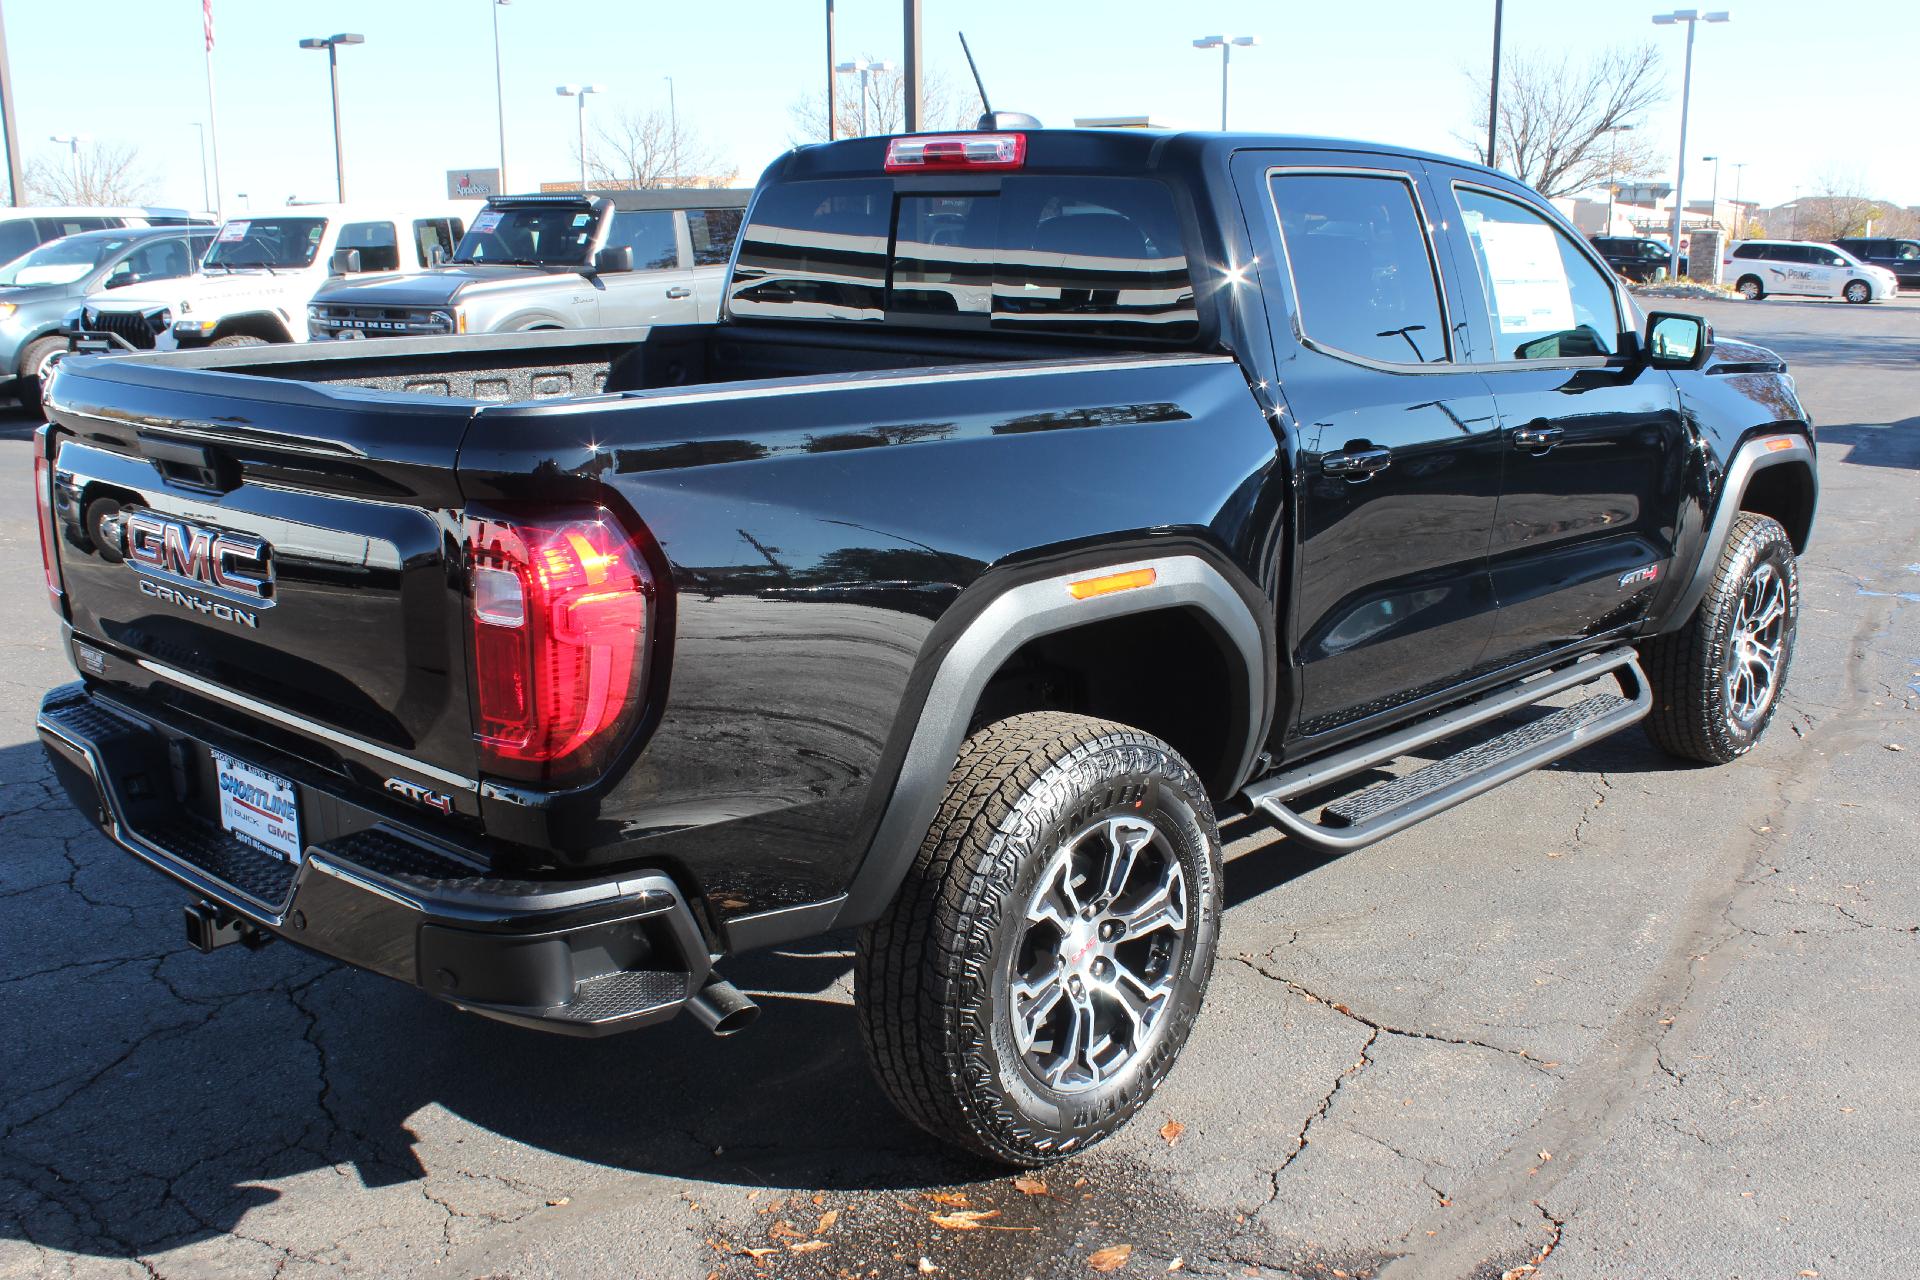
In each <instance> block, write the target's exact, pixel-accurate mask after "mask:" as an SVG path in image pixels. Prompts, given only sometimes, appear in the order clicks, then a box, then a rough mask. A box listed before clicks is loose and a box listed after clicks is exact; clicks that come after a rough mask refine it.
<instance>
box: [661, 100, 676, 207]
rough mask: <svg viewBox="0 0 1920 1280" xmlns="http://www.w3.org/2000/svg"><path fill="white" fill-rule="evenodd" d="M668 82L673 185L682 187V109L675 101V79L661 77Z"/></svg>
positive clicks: (668, 117)
mask: <svg viewBox="0 0 1920 1280" xmlns="http://www.w3.org/2000/svg"><path fill="white" fill-rule="evenodd" d="M660 78H661V79H662V80H665V81H666V82H667V131H668V135H669V136H670V138H671V139H672V142H673V185H674V186H676V187H677V186H679V185H680V108H679V107H678V106H676V105H675V104H674V100H673V77H672V76H661V77H660Z"/></svg>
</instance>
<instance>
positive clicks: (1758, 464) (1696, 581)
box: [1650, 423, 1820, 632]
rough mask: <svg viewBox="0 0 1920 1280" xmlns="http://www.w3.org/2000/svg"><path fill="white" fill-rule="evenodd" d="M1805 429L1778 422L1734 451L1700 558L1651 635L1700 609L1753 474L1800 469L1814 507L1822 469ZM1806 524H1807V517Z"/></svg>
mask: <svg viewBox="0 0 1920 1280" xmlns="http://www.w3.org/2000/svg"><path fill="white" fill-rule="evenodd" d="M1805 430H1806V428H1805V427H1804V426H1803V425H1800V424H1785V423H1782V424H1780V425H1779V426H1778V427H1775V428H1773V429H1770V430H1767V431H1764V432H1762V433H1761V434H1759V435H1757V436H1754V437H1751V438H1749V439H1748V440H1747V441H1746V442H1745V443H1743V444H1742V445H1741V446H1740V447H1739V448H1738V449H1736V450H1734V454H1733V457H1732V459H1730V460H1729V461H1728V463H1727V470H1726V475H1725V476H1724V477H1723V478H1722V480H1721V482H1720V500H1719V501H1718V502H1717V503H1715V504H1714V509H1713V519H1712V521H1711V523H1709V524H1708V526H1707V536H1706V538H1705V539H1704V540H1703V541H1702V544H1701V548H1700V557H1699V559H1697V560H1696V561H1694V564H1693V570H1692V572H1691V573H1690V574H1688V575H1687V576H1686V578H1685V579H1684V581H1685V585H1684V586H1683V587H1682V588H1681V589H1680V590H1679V592H1678V593H1677V594H1676V595H1675V596H1674V597H1673V599H1672V603H1670V604H1669V605H1668V606H1667V608H1666V609H1665V610H1663V611H1662V613H1661V615H1660V618H1661V621H1660V623H1659V624H1658V625H1656V626H1654V627H1652V628H1651V629H1650V630H1651V631H1654V632H1665V631H1674V630H1677V629H1679V628H1680V627H1683V626H1685V625H1686V623H1687V619H1688V618H1691V617H1692V616H1693V611H1694V610H1695V609H1697V608H1698V607H1699V606H1700V600H1701V598H1702V597H1703V596H1705V595H1706V594H1707V588H1708V587H1709V586H1711V585H1712V583H1713V575H1714V571H1715V570H1716V569H1718V568H1719V566H1720V553H1721V551H1722V549H1724V548H1725V547H1726V545H1727V538H1728V537H1729V536H1730V535H1731V534H1732V532H1733V522H1734V521H1735V520H1736V519H1738V518H1739V516H1740V510H1741V508H1740V500H1741V498H1742V497H1743V496H1744V495H1745V494H1746V491H1747V486H1748V485H1750V484H1751V483H1752V482H1753V477H1754V476H1755V475H1757V474H1758V473H1760V472H1761V471H1765V470H1768V469H1769V468H1772V467H1784V466H1799V467H1802V468H1804V469H1805V471H1806V473H1807V479H1808V483H1810V484H1811V485H1812V486H1813V505H1814V507H1815V508H1816V509H1817V508H1818V506H1819V503H1820V468H1819V465H1818V463H1817V461H1816V458H1815V456H1814V451H1813V442H1812V441H1811V440H1810V439H1808V437H1807V436H1806V435H1805V434H1803V433H1804V432H1805ZM1808 519H1809V522H1811V520H1812V513H1811V512H1809V514H1808ZM1809 527H1811V523H1809Z"/></svg>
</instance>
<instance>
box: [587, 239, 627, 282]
mask: <svg viewBox="0 0 1920 1280" xmlns="http://www.w3.org/2000/svg"><path fill="white" fill-rule="evenodd" d="M593 269H594V272H595V273H596V274H598V275H603V276H604V275H612V274H613V273H615V272H616V271H631V270H633V246H632V245H625V244H623V245H621V246H619V247H618V248H615V249H602V250H601V251H600V252H598V253H596V254H594V255H593Z"/></svg>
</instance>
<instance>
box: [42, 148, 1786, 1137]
mask: <svg viewBox="0 0 1920 1280" xmlns="http://www.w3.org/2000/svg"><path fill="white" fill-rule="evenodd" d="M48 409H49V422H48V425H47V426H46V427H45V428H43V429H42V430H41V431H40V433H39V434H38V436H37V437H36V492H37V494H38V497H39V502H40V505H41V536H42V540H43V550H44V551H45V560H46V582H47V589H48V593H49V598H50V601H51V603H52V606H53V609H54V611H55V612H56V614H57V615H58V620H59V624H60V628H61V637H62V643H63V644H65V645H66V646H67V648H68V650H69V652H70V653H71V655H72V657H73V661H74V664H75V667H76V670H77V672H78V679H77V681H76V682H74V683H72V684H69V685H66V686H63V687H61V688H59V689H56V690H54V691H52V692H51V693H49V694H48V695H47V696H46V698H45V700H44V702H43V703H42V706H41V709H40V713H39V732H40V737H41V739H42V742H43V743H44V744H45V746H46V749H47V751H48V753H49V756H50V758H51V760H52V762H53V766H54V769H55V771H56V773H57V775H58V777H59V779H60V781H61V782H62V784H63V785H64V786H65V788H66V789H67V791H68V793H69V794H70V795H71V796H72V798H73V800H74V802H75V803H76V804H77V805H78V806H80V808H81V809H82V810H83V811H85V812H86V813H89V814H92V815H95V817H96V819H97V820H98V822H99V823H100V825H101V827H102V829H103V830H104V831H105V832H106V833H107V834H108V836H109V837H111V838H112V839H113V840H114V841H115V842H117V843H118V844H119V845H120V846H121V847H122V848H124V849H125V850H126V851H127V852H128V853H129V854H131V855H132V857H133V858H134V859H135V860H137V861H139V862H143V863H145V864H147V865H148V866H150V867H152V868H155V869H157V870H159V871H160V872H162V873H163V874H165V875H167V876H169V877H171V878H172V879H173V880H174V881H175V882H177V883H178V884H179V885H180V886H182V887H183V889H184V891H185V897H186V900H187V906H186V916H187V928H188V933H189V937H190V938H191V939H192V940H193V941H194V943H195V944H196V945H198V946H200V947H202V948H205V949H212V948H215V947H219V946H224V945H226V944H229V943H234V942H246V943H251V944H256V945H257V944H260V943H264V942H270V941H272V940H274V939H285V940H287V941H290V942H292V943H294V944H296V945H299V946H302V947H306V948H310V949H312V950H314V951H317V952H320V953H322V954H325V955H328V956H331V957H334V958H336V959H338V960H341V961H344V962H346V963H348V964H353V965H358V966H361V967H363V968H366V969H368V970H371V971H373V972H375V973H379V974H384V975H386V976H388V977H391V978H393V979H395V980H397V981H400V982H404V983H408V984H411V985H413V986H415V987H417V988H419V989H420V990H421V991H423V992H425V993H426V994H428V995H430V996H432V997H435V998H437V999H440V1000H443V1001H447V1002H450V1003H452V1004H454V1005H456V1006H459V1007H461V1008H464V1009H467V1010H470V1011H472V1012H474V1013H476V1014H481V1015H484V1016H487V1017H491V1018H497V1019H501V1020H505V1021H508V1022H513V1023H517V1024H519V1025H521V1026H526V1027H534V1028H539V1029H542V1030H546V1031H553V1032H559V1033H565V1034H572V1035H603V1034H607V1033H611V1032H616V1031H624V1030H627V1029H629V1028H633V1027H640V1026H646V1025H650V1024H652V1023H656V1022H659V1021H661V1020H663V1019H667V1018H671V1017H674V1016H675V1015H677V1014H679V1013H681V1012H683V1011H685V1012H690V1013H691V1014H692V1015H693V1016H694V1017H696V1018H697V1019H699V1020H700V1021H701V1022H702V1023H703V1024H704V1025H706V1026H707V1027H709V1028H711V1029H713V1030H715V1031H717V1032H723V1033H727V1032H734V1031H737V1030H739V1029H740V1028H741V1027H742V1026H743V1025H744V1024H745V1023H746V1022H748V1021H749V1020H750V1019H751V1018H752V1016H753V1012H754V1006H753V1003H752V1001H751V1000H750V999H749V998H748V997H746V996H745V995H744V994H743V993H741V992H740V991H739V990H737V989H736V988H734V987H733V986H732V985H730V984H729V983H727V982H726V981H725V979H724V978H723V977H722V976H721V974H720V971H721V970H724V968H725V967H726V963H727V958H728V957H729V956H733V955H736V954H739V953H741V952H746V951H751V950H754V949H757V948H765V947H770V946H774V945H777V944H783V943H790V942H792V941H794V940H796V939H800V938H805V937H809V936H812V935H817V934H820V933H823V932H825V931H828V930H832V929H841V928H849V927H857V928H858V929H859V941H858V946H857V951H856V956H855V960H854V984H855V995H856V1005H857V1010H858V1020H859V1024H860V1026H861V1028H862V1036H863V1040H864V1042H865V1045H866V1048H867V1051H868V1053H869V1055H870V1058H871V1060H872V1063H873V1065H874V1068H875V1071H876V1073H877V1075H878V1077H879V1079H880V1081H881V1083H882V1085H883V1086H884V1088H885V1090H886V1092H887V1093H888V1094H889V1096H890V1097H892V1098H893V1100H894V1101H895V1102H896V1103H897V1104H898V1105H899V1106H900V1108H901V1109H902V1111H903V1112H904V1113H905V1114H907V1115H908V1116H910V1117H912V1118H913V1119H914V1120H915V1121H916V1122H918V1123H919V1124H921V1125H923V1126H924V1127H925V1128H926V1129H928V1130H929V1131H930V1132H932V1133H934V1134H936V1135H938V1136H940V1137H941V1138H943V1139H945V1140H947V1141H950V1142H953V1143H955V1144H958V1145H960V1146H962V1147H964V1148H966V1149H967V1150H969V1151H972V1152H975V1153H977V1154H980V1155H983V1156H986V1157H989V1158H992V1159H996V1160H1001V1161H1006V1162H1009V1163H1013V1164H1024V1165H1037V1164H1045V1163H1047V1162H1050V1161H1055V1160H1059V1159H1063V1158H1065V1157H1067V1156H1070V1155H1073V1154H1075V1153H1077V1152H1079V1151H1082V1150H1085V1149H1086V1148H1087V1147H1089V1146H1090V1145H1092V1144H1094V1143H1096V1142H1098V1141H1100V1140H1101V1139H1103V1138H1104V1137H1106V1136H1107V1135H1109V1134H1111V1133H1113V1132H1114V1131H1115V1130H1116V1129H1118V1128H1119V1127H1120V1126H1121V1125H1122V1124H1124V1123H1125V1122H1126V1121H1127V1119H1128V1118H1129V1117H1130V1116H1132V1115H1133V1114H1135V1113H1136V1112H1137V1111H1138V1110H1139V1109H1140V1108H1141V1107H1142V1106H1143V1105H1145V1104H1146V1102H1147V1100H1148V1099H1149V1097H1150V1096H1151V1094H1152V1092H1153V1090H1154V1089H1155V1087H1156V1086H1157V1085H1158V1084H1159V1082H1160V1081H1161V1080H1162V1079H1163V1078H1164V1077H1165V1076H1166V1073H1167V1072H1168V1071H1169V1070H1170V1069H1171V1068H1172V1066H1173V1064H1174V1061H1175V1059H1176V1057H1177V1056H1178V1053H1179V1050H1180V1047H1181V1045H1182V1044H1183V1042H1184V1041H1185V1039H1186V1037H1187V1034H1188V1031H1189V1029H1190V1028H1191V1027H1192V1025H1193V1021H1194V1018H1195V1015H1196V1013H1197V1011H1198V1009H1199V1007H1200V1002H1201V999H1202V996H1203V994H1204V992H1205V989H1206V987H1207V983H1208V978H1209V975H1210V973H1211V971H1212V966H1213V958H1214V950H1215V945H1216V942H1217V938H1218V931H1219V928H1220V923H1221V913H1222V911H1223V899H1222V887H1221V865H1220V837H1219V831H1218V825H1217V819H1216V815H1217V814H1218V813H1219V812H1220V811H1221V810H1222V809H1235V810H1246V811H1252V812H1253V813H1256V814H1259V815H1264V818H1265V820H1267V821H1270V822H1271V823H1273V824H1274V826H1275V827H1276V828H1277V829H1278V830H1280V831H1282V832H1284V833H1285V836H1286V838H1287V839H1286V845H1285V848H1287V849H1291V850H1293V851H1294V852H1293V853H1284V852H1283V853H1281V854H1280V855H1279V856H1287V857H1297V856H1300V853H1301V852H1302V851H1304V852H1306V853H1309V854H1313V855H1316V856H1321V857H1327V856H1333V855H1337V854H1341V853H1345V852H1347V851H1350V850H1353V849H1358V848H1361V847H1363V846H1365V845H1367V844H1369V843H1371V842H1373V841H1376V840H1381V839H1385V838H1389V837H1391V836H1392V835H1394V834H1395V833H1396V832H1399V831H1402V830H1404V829H1406V828H1407V827H1409V826H1410V825H1412V824H1414V823H1416V822H1419V821H1422V820H1424V819H1426V818H1429V817H1431V816H1433V815H1434V814H1436V813H1439V812H1441V811H1443V810H1445V809H1447V808H1449V807H1451V806H1453V805H1457V804H1460V803H1463V802H1465V801H1467V800H1469V799H1471V798H1473V797H1476V796H1479V795H1481V794H1482V793H1484V792H1487V791H1488V790H1490V789H1492V788H1494V787H1495V786H1497V785H1499V784H1500V783H1502V782H1505V781H1507V780H1508V779H1511V778H1514V777H1516V776H1518V775H1520V774H1523V773H1525V772H1526V771H1528V770H1531V769H1535V768H1538V767H1540V766H1541V765H1543V764H1546V763H1548V762H1550V761H1553V760H1556V759H1560V758H1562V757H1564V756H1566V755H1568V754H1569V753H1571V752H1574V751H1576V750H1578V749H1580V748H1581V747H1582V746H1584V745H1586V744H1589V743H1592V742H1594V741H1596V740H1598V739H1600V738H1602V737H1604V736H1606V735H1608V734H1611V733H1615V732H1617V731H1620V730H1623V729H1626V728H1628V727H1630V726H1633V725H1636V724H1637V725H1641V726H1643V727H1644V728H1645V730H1646V732H1647V734H1648V737H1649V738H1650V740H1651V743H1652V745H1653V746H1654V747H1656V748H1658V749H1660V750H1663V751H1665V752H1668V753H1671V754H1673V755H1675V756H1679V757H1682V758H1686V759H1690V760H1695V761H1704V762H1713V763H1723V764H1724V763H1727V762H1730V761H1733V760H1735V759H1736V758H1738V757H1739V756H1741V755H1742V754H1743V753H1745V752H1746V751H1748V750H1749V749H1750V748H1751V747H1752V746H1753V745H1754V743H1755V742H1756V741H1758V740H1759V739H1760V736H1761V735H1762V734H1763V733H1764V731H1765V730H1766V728H1767V725H1768V724H1769V722H1770V720H1771V718H1772V716H1773V714H1774V712H1775V710H1776V709H1777V708H1778V706H1779V705H1780V697H1781V688H1782V685H1783V682H1784V681H1785V679H1786V677H1787V673H1788V670H1789V666H1790V662H1791V658H1792V653H1793V645H1794V635H1795V628H1796V625H1797V617H1798V609H1799V593H1798V580H1797V577H1796V574H1797V556H1798V554H1799V552H1800V551H1801V550H1802V549H1804V547H1805V546H1806V544H1807V540H1808V538H1809V536H1810V534H1811V530H1812V523H1813V517H1814V507H1815V499H1816V473H1815V463H1814V450H1813V428H1812V426H1811V424H1810V421H1809V419H1808V417H1807V414H1806V412H1805V410H1804V409H1803V408H1802V407H1801V404H1800V402H1799V400H1798V399H1797V397H1796V394H1795V391H1794V386H1793V382H1792V379H1791V378H1790V377H1789V376H1788V375H1787V373H1786V371H1785V368H1784V365H1783V363H1782V361H1781V360H1780V359H1779V358H1778V357H1777V356H1775V355H1774V354H1772V353H1770V352H1768V351H1766V350H1764V349H1762V348H1759V347H1754V346H1749V345H1747V344H1744V343H1740V342H1736V341H1733V340H1730V339H1727V338H1725V337H1716V335H1714V334H1713V333H1712V332H1711V331H1710V329H1709V327H1708V326H1707V324H1706V323H1705V322H1704V321H1702V320H1700V319H1699V318H1697V317H1692V316H1687V315H1683V314H1677V313H1660V312H1656V313H1654V314H1652V315H1649V316H1646V317H1644V318H1643V317H1642V316H1640V315H1639V313H1638V312H1637V311H1636V309H1635V306H1634V303H1633V300H1632V299H1631V298H1629V297H1628V296H1627V295H1626V294H1625V292H1624V289H1623V287H1622V286H1621V284H1620V282H1619V280H1618V278H1617V277H1616V276H1615V275H1614V274H1613V273H1612V272H1611V271H1609V270H1608V269H1607V267H1606V264H1605V263H1604V262H1602V261H1601V260H1600V259H1599V257H1598V256H1597V255H1596V254H1595V253H1594V252H1593V250H1592V248H1591V247H1590V246H1589V245H1588V244H1587V243H1586V242H1585V241H1584V239H1582V238H1581V237H1580V236H1579V234H1578V233H1577V232H1575V230H1574V229H1573V228H1572V227H1571V226H1570V225H1569V224H1567V223H1566V222H1565V221H1564V220H1563V219H1562V218H1561V217H1560V216H1559V215H1558V214H1557V213H1555V211H1554V210H1553V208H1552V207H1551V206H1550V205H1549V204H1548V203H1547V202H1546V201H1544V200H1542V199H1541V198H1540V197H1539V196H1537V195H1536V194H1535V193H1534V192H1532V191H1530V190H1528V189H1527V188H1525V187H1523V186H1521V185H1519V184H1518V183H1516V182H1515V181H1513V180H1512V179H1511V178H1508V177H1506V176H1505V175H1503V174H1500V173H1497V172H1495V171H1493V170H1490V169H1486V168H1483V167H1480V166H1478V165H1475V164H1472V163H1469V162H1466V161H1462V160H1457V159H1450V158H1447V157H1443V156H1437V155H1428V154H1423V153H1418V152H1412V151H1407V150H1404V149H1400V148H1396V147H1388V146H1379V145H1371V144H1366V143H1359V142H1338V141H1329V140H1325V139H1313V138H1300V137H1288V136H1266V135H1254V134H1211V133H1151V132H1142V133H1126V134H1121V133H1116V132H1111V131H1079V130H1057V131H1056V130H1046V129H1042V128H1039V127H1038V126H1037V125H1036V124H1034V123H1033V122H1031V121H1030V120H1024V119H1020V118H1014V119H1009V118H1007V117H1005V116H989V117H987V118H984V119H983V120H982V122H981V128H980V129H979V130H978V131H974V132H963V133H953V134H945V135H907V136H901V137H893V138H887V137H868V138H856V139H850V140H846V141H841V142H835V143H830V144H827V145H822V146H810V147H801V148H798V149H795V150H793V151H791V152H789V153H788V154H786V155H784V156H782V157H780V158H779V159H778V160H777V161H775V162H774V163H773V164H772V166H771V167H770V168H769V169H768V170H767V172H766V173H765V175H764V176H763V177H762V178H761V180H760V184H759V186H758V188H757V190H756V192H755V195H754V197H753V200H752V203H751V206H750V208H749V211H748V214H747V219H746V227H745V229H744V231H743V232H742V234H741V237H740V242H739V245H738V247H737V248H736V250H735V255H734V260H733V263H732V266H731V271H730V276H729V281H728V286H727V297H726V302H725V304H724V308H723V314H722V316H721V318H720V319H719V320H718V321H716V322H715V323H712V324H699V325H674V326H659V327H652V328H642V329H628V330H600V331H591V332H583V333H576V332H555V333H529V334H491V335H489V334H482V335H468V336H452V337H440V338H403V339H391V340H379V339H373V340H364V341H360V342H353V343H332V344H311V345H308V346H305V347H282V348H278V349H274V350H255V351H206V352H181V353H169V354H162V355H153V356H136V357H130V358H119V359H106V358H100V357H86V356H74V357H70V358H69V359H67V360H65V361H63V362H61V364H60V365H59V366H58V367H57V368H56V371H55V374H54V378H53V382H52V385H51V388H50V393H49V399H48ZM1269 856H1272V855H1269ZM396 1030H397V1029H396ZM402 1034H404V1033H402ZM629 1083H633V1082H631V1081H630V1082H629ZM638 1087H644V1082H639V1083H638ZM557 1104H558V1103H557V1100H556V1105H557Z"/></svg>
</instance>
